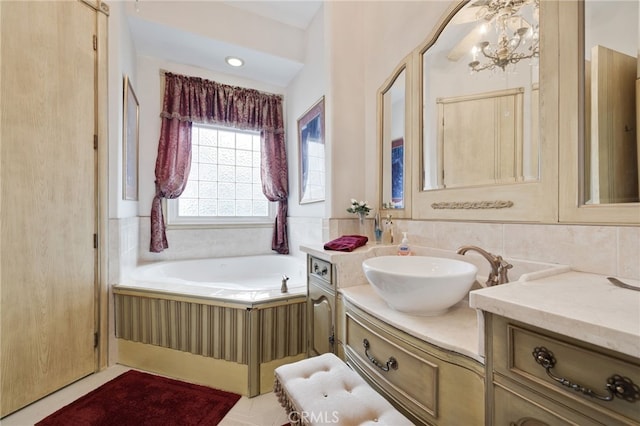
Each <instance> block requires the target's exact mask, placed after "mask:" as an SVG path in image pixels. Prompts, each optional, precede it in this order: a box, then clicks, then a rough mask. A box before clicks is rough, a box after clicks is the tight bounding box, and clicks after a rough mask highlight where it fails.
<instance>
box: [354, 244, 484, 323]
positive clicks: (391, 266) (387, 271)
mask: <svg viewBox="0 0 640 426" xmlns="http://www.w3.org/2000/svg"><path fill="white" fill-rule="evenodd" d="M362 269H363V270H364V274H365V276H366V277H367V280H368V281H369V283H371V286H372V287H373V289H374V290H375V292H376V293H377V294H378V295H379V296H380V297H381V298H382V299H383V300H385V301H386V302H387V304H388V305H389V306H390V307H391V308H392V309H395V310H396V311H400V312H405V313H408V314H412V315H422V316H433V315H439V314H442V313H444V312H446V311H447V310H448V309H449V308H450V307H451V306H453V305H455V304H456V303H458V302H459V301H461V300H462V299H464V297H465V296H466V295H467V293H468V292H469V290H470V289H471V286H472V285H473V283H474V282H475V279H476V274H477V272H478V268H476V267H475V265H472V264H471V263H468V262H463V261H461V260H455V259H446V258H441V257H429V256H380V257H373V258H371V259H367V260H365V261H364V262H362Z"/></svg>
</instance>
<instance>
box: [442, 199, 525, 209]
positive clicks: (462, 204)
mask: <svg viewBox="0 0 640 426" xmlns="http://www.w3.org/2000/svg"><path fill="white" fill-rule="evenodd" d="M510 207H513V201H508V200H507V201H503V200H494V201H443V202H440V203H432V204H431V208H432V209H468V210H476V209H508V208H510Z"/></svg>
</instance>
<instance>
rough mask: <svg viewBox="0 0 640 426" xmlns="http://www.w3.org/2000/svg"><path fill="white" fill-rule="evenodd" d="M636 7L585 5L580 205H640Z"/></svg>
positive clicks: (631, 3)
mask: <svg viewBox="0 0 640 426" xmlns="http://www.w3.org/2000/svg"><path fill="white" fill-rule="evenodd" d="M639 21H640V12H639V6H638V2H637V1H594V0H586V1H585V2H584V142H583V151H582V153H583V155H582V163H583V170H584V173H583V179H582V197H583V203H584V204H611V203H636V202H638V201H639V195H640V194H639V192H638V183H639V181H640V174H639V173H638V163H639V162H640V151H639V150H638V145H639V144H638V141H639V136H640V133H639V132H638V130H637V116H638V110H637V104H638V102H639V97H638V90H639V89H638V88H640V86H638V84H639V83H638V77H639V76H640V67H639V64H640V61H639V59H638V51H639V50H638V49H639V48H640V46H639V42H638V22H639Z"/></svg>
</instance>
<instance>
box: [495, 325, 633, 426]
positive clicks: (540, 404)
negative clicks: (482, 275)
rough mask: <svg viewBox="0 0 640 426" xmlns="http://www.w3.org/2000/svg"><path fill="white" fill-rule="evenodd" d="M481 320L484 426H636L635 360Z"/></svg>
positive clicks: (532, 329) (570, 340)
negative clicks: (486, 376) (487, 375)
mask: <svg viewBox="0 0 640 426" xmlns="http://www.w3.org/2000/svg"><path fill="white" fill-rule="evenodd" d="M485 316H486V318H485V321H486V332H487V371H491V372H492V374H491V377H490V378H489V380H487V385H488V389H487V394H488V396H489V398H488V401H489V404H488V407H489V409H490V410H491V409H492V412H491V413H488V414H489V416H488V417H489V419H488V424H495V425H507V424H508V425H565V424H567V425H569V424H579V425H595V424H598V425H601V424H606V425H608V426H613V425H631V424H636V425H637V424H640V388H639V387H638V384H639V383H640V359H638V358H634V357H631V356H629V355H625V354H621V353H617V352H614V351H611V350H608V349H605V348H601V347H598V346H595V345H592V344H589V343H585V342H582V341H579V340H576V339H574V338H569V337H567V336H563V335H559V334H556V333H552V332H549V331H547V330H542V329H539V328H537V327H533V326H530V325H526V324H523V323H520V322H517V321H513V320H509V319H506V318H504V317H501V316H498V315H494V314H488V313H485ZM608 384H609V385H608ZM608 386H610V388H611V389H612V391H609V390H608ZM616 389H617V392H616ZM618 394H619V395H618Z"/></svg>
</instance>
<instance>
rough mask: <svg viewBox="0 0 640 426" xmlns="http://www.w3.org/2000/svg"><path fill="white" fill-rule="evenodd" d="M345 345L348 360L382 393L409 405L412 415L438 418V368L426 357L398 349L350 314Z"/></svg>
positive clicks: (347, 321) (385, 337) (347, 319)
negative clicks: (373, 379) (382, 391)
mask: <svg viewBox="0 0 640 426" xmlns="http://www.w3.org/2000/svg"><path fill="white" fill-rule="evenodd" d="M365 342H366V343H365ZM346 345H347V347H346V353H347V356H348V357H349V358H350V359H351V360H352V361H353V362H355V363H356V364H357V365H358V367H359V368H360V369H361V370H363V371H364V372H365V374H367V375H369V376H372V377H374V378H375V380H376V382H377V383H378V384H379V385H381V387H382V388H383V389H384V391H385V392H387V393H389V394H391V395H393V396H394V398H395V399H398V400H400V401H403V402H405V403H406V404H408V405H410V410H411V411H412V412H416V411H418V412H422V414H423V415H424V414H427V415H429V416H433V417H437V415H438V401H437V392H438V389H437V388H438V365H437V364H436V363H434V362H430V361H429V360H427V359H425V354H420V355H421V356H419V355H418V354H416V353H414V352H412V351H410V350H407V349H405V348H402V347H400V346H399V345H397V344H396V343H394V342H393V341H391V340H390V339H389V338H388V337H387V336H382V335H381V334H380V333H379V332H378V331H377V330H374V329H373V327H371V325H370V324H367V323H366V322H364V321H362V319H360V318H357V317H354V316H353V315H352V314H351V313H347V318H346ZM365 345H366V348H365ZM370 358H373V359H374V360H375V361H374V360H372V359H370ZM385 370H387V371H385Z"/></svg>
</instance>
